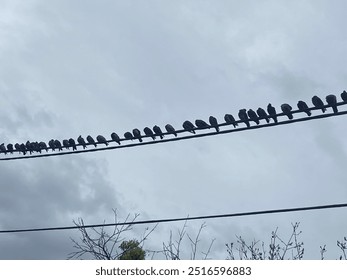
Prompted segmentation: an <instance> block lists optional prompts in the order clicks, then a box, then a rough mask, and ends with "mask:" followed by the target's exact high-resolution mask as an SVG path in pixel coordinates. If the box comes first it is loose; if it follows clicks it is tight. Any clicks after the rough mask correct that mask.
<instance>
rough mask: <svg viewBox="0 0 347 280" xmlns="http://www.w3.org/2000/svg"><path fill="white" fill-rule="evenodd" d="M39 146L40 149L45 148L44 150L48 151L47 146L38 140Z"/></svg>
mask: <svg viewBox="0 0 347 280" xmlns="http://www.w3.org/2000/svg"><path fill="white" fill-rule="evenodd" d="M39 148H40V150H46V152H48V147H47V145H46V143H45V142H40V143H39Z"/></svg>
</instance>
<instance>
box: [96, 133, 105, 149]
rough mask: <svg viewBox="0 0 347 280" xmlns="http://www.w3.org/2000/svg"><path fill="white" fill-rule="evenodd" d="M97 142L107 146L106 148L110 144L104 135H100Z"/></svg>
mask: <svg viewBox="0 0 347 280" xmlns="http://www.w3.org/2000/svg"><path fill="white" fill-rule="evenodd" d="M96 140H97V141H98V142H99V143H103V144H105V145H106V146H108V143H107V140H106V138H105V137H104V136H102V135H98V136H96Z"/></svg>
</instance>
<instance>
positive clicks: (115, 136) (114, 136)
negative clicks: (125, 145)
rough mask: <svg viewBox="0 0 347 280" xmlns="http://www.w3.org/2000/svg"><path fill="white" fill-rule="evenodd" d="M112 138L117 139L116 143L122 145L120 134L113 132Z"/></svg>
mask: <svg viewBox="0 0 347 280" xmlns="http://www.w3.org/2000/svg"><path fill="white" fill-rule="evenodd" d="M111 139H112V140H113V141H115V142H116V143H118V145H120V138H119V136H118V134H117V133H115V132H112V133H111Z"/></svg>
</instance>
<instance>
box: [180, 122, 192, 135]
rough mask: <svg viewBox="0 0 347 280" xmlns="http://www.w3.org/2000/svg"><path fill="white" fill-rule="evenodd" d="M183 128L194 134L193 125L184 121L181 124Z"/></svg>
mask: <svg viewBox="0 0 347 280" xmlns="http://www.w3.org/2000/svg"><path fill="white" fill-rule="evenodd" d="M182 126H183V128H184V129H185V130H187V131H189V132H191V133H193V134H195V131H194V129H195V126H194V124H192V123H191V122H190V121H185V122H184V123H183V124H182Z"/></svg>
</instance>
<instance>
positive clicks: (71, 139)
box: [69, 138, 77, 151]
mask: <svg viewBox="0 0 347 280" xmlns="http://www.w3.org/2000/svg"><path fill="white" fill-rule="evenodd" d="M69 144H70V147H72V150H73V151H75V150H77V147H76V142H75V140H74V139H73V138H70V139H69Z"/></svg>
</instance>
